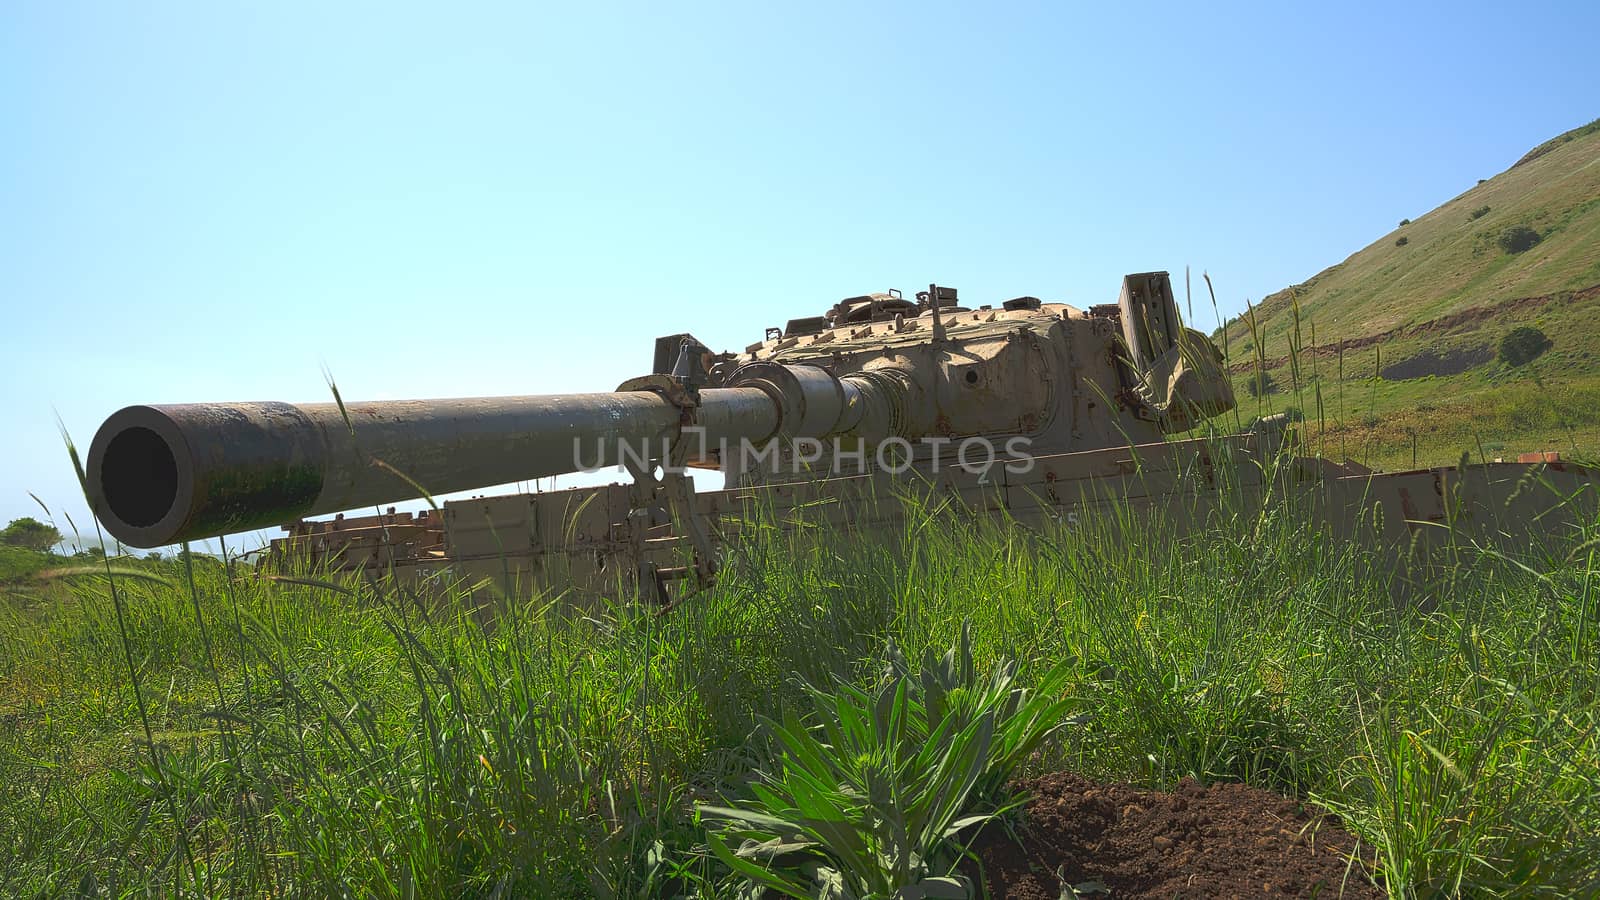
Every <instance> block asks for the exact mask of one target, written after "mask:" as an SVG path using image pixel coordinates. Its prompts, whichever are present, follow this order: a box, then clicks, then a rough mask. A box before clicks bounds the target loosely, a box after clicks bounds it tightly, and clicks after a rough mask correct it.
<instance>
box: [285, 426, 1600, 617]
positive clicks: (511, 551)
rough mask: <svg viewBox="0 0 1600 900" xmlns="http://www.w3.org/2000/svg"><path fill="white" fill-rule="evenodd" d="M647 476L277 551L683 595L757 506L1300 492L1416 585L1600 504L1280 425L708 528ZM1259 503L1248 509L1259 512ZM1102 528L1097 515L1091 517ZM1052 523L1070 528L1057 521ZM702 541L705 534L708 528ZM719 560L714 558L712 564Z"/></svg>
mask: <svg viewBox="0 0 1600 900" xmlns="http://www.w3.org/2000/svg"><path fill="white" fill-rule="evenodd" d="M636 490H637V489H636V488H635V487H634V486H632V485H626V484H612V485H606V486H601V487H593V488H576V489H569V490H559V491H549V492H541V493H527V494H511V495H503V496H495V497H483V498H475V499H470V500H459V501H451V502H447V503H446V504H444V506H443V508H442V509H441V510H439V511H437V512H433V513H430V514H427V515H425V516H422V517H412V518H405V517H396V516H393V515H390V516H379V517H369V518H367V519H352V520H345V519H339V520H334V521H329V522H309V523H307V522H302V523H297V524H296V525H292V526H286V530H287V531H289V532H290V533H289V535H287V536H286V537H284V538H281V539H278V540H275V541H273V543H272V545H271V548H270V553H269V559H270V560H271V561H272V564H273V565H274V566H279V567H283V566H293V567H295V568H300V569H304V568H311V569H317V568H320V569H322V570H326V571H334V572H343V573H349V574H361V575H363V576H366V577H371V578H394V579H396V580H398V581H399V582H400V583H403V584H408V585H455V586H457V587H458V588H462V587H464V588H466V589H468V590H470V591H472V592H473V593H475V594H476V595H479V596H482V597H484V598H485V599H493V598H497V597H498V598H514V597H526V596H530V595H533V594H536V593H553V594H563V595H567V596H569V597H570V598H572V599H573V601H574V602H578V603H582V602H583V599H582V598H599V597H636V596H642V597H644V598H646V599H647V600H651V601H653V602H656V603H660V604H670V603H672V602H675V601H676V600H677V599H679V598H681V597H682V596H684V595H686V594H688V593H692V592H693V591H694V590H695V589H696V588H697V587H698V586H700V585H702V584H704V583H705V582H706V581H707V580H708V579H707V577H706V572H707V571H708V567H706V566H705V565H703V562H704V560H703V559H701V558H700V557H703V556H705V555H706V553H707V549H706V547H705V544H706V543H709V545H710V552H711V553H714V554H719V555H720V554H721V553H723V552H725V551H726V550H727V549H728V548H730V547H736V546H737V545H738V543H739V534H740V531H741V529H742V528H744V527H747V526H748V525H750V524H752V523H757V522H760V523H764V525H768V526H770V525H772V524H777V525H778V526H779V527H783V526H784V525H785V523H788V524H789V526H790V527H802V525H803V526H804V527H817V526H822V527H830V528H838V529H846V528H848V529H851V530H853V531H855V532H858V533H862V534H867V535H871V534H893V533H895V531H896V530H897V529H898V527H899V526H900V525H901V524H902V523H904V521H905V520H906V518H907V516H908V515H915V514H916V513H915V512H914V511H915V510H918V509H926V508H928V506H929V503H930V502H940V501H955V502H957V503H959V505H960V508H961V509H962V510H963V512H964V513H965V514H973V515H981V516H988V517H991V518H995V519H1009V520H1013V521H1015V522H1017V523H1019V524H1021V525H1023V526H1026V527H1031V528H1037V529H1041V530H1049V529H1051V528H1052V527H1061V526H1064V527H1065V528H1067V529H1069V530H1070V529H1073V528H1075V527H1080V526H1081V527H1084V528H1086V529H1091V533H1093V534H1095V535H1097V536H1103V535H1106V534H1108V533H1109V532H1107V531H1105V530H1104V529H1106V528H1111V529H1115V530H1116V531H1117V532H1118V533H1119V534H1118V537H1119V539H1121V540H1125V541H1128V540H1131V541H1138V540H1141V536H1140V535H1138V534H1126V533H1120V532H1125V531H1127V530H1129V529H1151V528H1159V529H1161V531H1162V532H1163V533H1165V534H1169V535H1170V534H1173V533H1178V534H1181V533H1183V532H1186V531H1193V530H1196V529H1202V528H1215V527H1229V523H1230V522H1231V523H1234V524H1237V523H1238V522H1239V521H1241V519H1240V518H1239V516H1240V515H1241V514H1244V515H1250V516H1256V515H1260V514H1261V513H1262V512H1263V511H1265V510H1270V509H1288V508H1292V509H1295V510H1298V512H1299V513H1300V514H1302V515H1303V516H1304V519H1303V521H1306V522H1309V523H1312V525H1313V527H1317V528H1319V529H1320V530H1321V531H1322V532H1323V533H1324V534H1325V536H1326V538H1327V539H1328V540H1329V541H1340V542H1344V541H1353V542H1356V543H1359V544H1361V545H1362V546H1366V547H1369V548H1371V549H1373V550H1375V551H1378V552H1381V553H1384V554H1388V555H1389V556H1391V557H1392V558H1393V560H1394V562H1395V572H1396V574H1397V584H1399V585H1400V586H1401V587H1400V590H1401V591H1402V592H1404V591H1406V590H1408V588H1407V587H1406V586H1408V585H1409V586H1411V587H1414V586H1415V585H1416V584H1418V583H1420V582H1422V581H1425V580H1426V579H1427V578H1428V577H1429V576H1430V574H1431V573H1433V572H1435V571H1437V570H1439V569H1440V567H1441V566H1442V565H1443V564H1444V563H1445V562H1446V561H1447V560H1446V559H1445V557H1444V554H1445V553H1446V551H1447V550H1448V549H1449V548H1451V547H1460V546H1464V545H1467V546H1470V545H1476V546H1478V547H1484V548H1500V549H1503V550H1506V551H1509V552H1514V553H1517V554H1525V553H1527V552H1528V551H1529V550H1530V549H1534V550H1539V551H1542V552H1547V553H1557V552H1563V549H1564V548H1565V547H1567V546H1568V545H1570V544H1572V543H1573V542H1574V541H1575V540H1576V539H1577V536H1578V535H1579V534H1580V533H1581V530H1582V528H1583V526H1584V525H1585V524H1586V523H1592V522H1594V521H1595V515H1596V509H1597V503H1600V472H1597V471H1596V470H1594V469H1591V468H1588V467H1585V466H1581V465H1575V464H1572V463H1564V462H1561V461H1559V460H1554V459H1552V460H1549V461H1542V462H1537V463H1504V462H1495V463H1485V464H1476V465H1466V466H1445V467H1434V468H1424V469H1416V470H1412V471H1405V472H1385V473H1378V472H1372V471H1370V470H1367V469H1365V468H1363V467H1361V466H1359V465H1355V464H1350V463H1344V464H1340V463H1334V462H1332V461H1329V460H1326V459H1322V458H1319V457H1313V456H1297V455H1294V454H1292V453H1288V452H1285V451H1284V448H1283V445H1282V437H1281V435H1277V434H1271V433H1266V434H1263V433H1247V434H1242V435H1237V436H1233V437H1228V438H1207V439H1198V440H1187V441H1170V442H1160V443H1150V444H1141V445H1132V446H1126V447H1119V448H1111V449H1101V450H1091V451H1083V452H1076V453H1060V454H1052V455H1043V456H1038V457H1034V458H1032V460H1031V465H1029V466H1028V467H1027V468H1026V469H1024V468H1023V467H1022V466H1021V465H1010V466H1007V465H1000V464H996V465H993V466H991V467H990V468H989V469H988V470H987V471H983V472H979V471H969V470H968V469H965V468H962V467H961V466H960V465H958V464H956V463H955V462H954V461H951V463H950V464H949V465H944V466H940V467H939V469H938V470H937V471H935V472H929V471H919V472H917V473H915V474H909V473H908V474H906V475H902V476H899V477H889V476H884V475H858V476H849V477H835V478H821V479H815V480H801V481H793V482H788V483H776V484H766V485H758V486H749V487H743V488H737V489H730V490H719V491H706V492H700V493H694V494H692V495H690V497H689V498H688V500H689V508H691V509H692V510H693V512H692V516H690V517H689V518H691V519H692V520H693V521H692V522H691V523H687V524H688V525H692V526H695V527H698V528H699V529H702V530H703V533H704V535H705V537H706V539H707V540H705V541H697V540H695V539H694V536H693V535H692V534H691V528H690V527H686V523H684V522H682V521H680V520H682V519H684V518H685V517H684V516H681V515H665V514H664V513H663V511H659V510H658V513H663V514H658V515H657V516H655V517H654V518H645V517H641V516H640V514H639V508H638V503H637V495H636V493H635V492H636ZM1245 521H1248V520H1247V519H1246V520H1245ZM1092 529H1099V530H1092ZM1050 533H1057V532H1054V531H1051V532H1050ZM697 545H698V546H697ZM712 568H714V567H712Z"/></svg>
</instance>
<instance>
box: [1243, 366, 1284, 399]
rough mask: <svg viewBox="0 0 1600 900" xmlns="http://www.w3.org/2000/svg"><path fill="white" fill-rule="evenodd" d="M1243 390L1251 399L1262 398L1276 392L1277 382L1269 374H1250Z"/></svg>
mask: <svg viewBox="0 0 1600 900" xmlns="http://www.w3.org/2000/svg"><path fill="white" fill-rule="evenodd" d="M1244 389H1245V390H1246V391H1248V392H1249V394H1250V396H1252V397H1264V396H1266V395H1267V394H1271V393H1274V392H1276V391H1277V390H1278V382H1277V381H1276V380H1274V379H1273V377H1272V373H1271V372H1252V373H1250V377H1248V378H1246V379H1245V381H1244Z"/></svg>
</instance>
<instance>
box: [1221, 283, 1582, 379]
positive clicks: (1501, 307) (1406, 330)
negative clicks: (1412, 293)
mask: <svg viewBox="0 0 1600 900" xmlns="http://www.w3.org/2000/svg"><path fill="white" fill-rule="evenodd" d="M1596 298H1600V284H1592V285H1590V286H1588V287H1586V288H1582V289H1581V290H1576V291H1557V292H1555V293H1553V294H1540V295H1539V296H1537V297H1517V298H1515V299H1512V300H1505V301H1502V302H1500V303H1491V304H1489V305H1487V306H1469V307H1467V308H1466V309H1462V310H1457V311H1456V312H1453V313H1450V314H1449V315H1446V316H1440V317H1439V318H1437V319H1429V320H1428V321H1426V322H1414V323H1412V324H1410V325H1400V326H1398V327H1395V328H1391V329H1389V330H1388V331H1380V332H1378V333H1377V334H1369V335H1365V336H1363V337H1356V338H1347V339H1345V340H1342V341H1338V342H1336V343H1332V344H1321V345H1318V346H1316V347H1306V348H1304V349H1303V350H1301V355H1302V356H1303V357H1304V356H1312V355H1315V356H1324V357H1326V356H1337V355H1339V354H1340V353H1348V352H1350V351H1352V350H1360V349H1362V348H1365V347H1371V346H1372V345H1373V344H1381V343H1383V342H1385V341H1391V340H1397V339H1404V338H1412V337H1420V336H1422V335H1427V334H1440V333H1443V332H1449V331H1455V330H1457V329H1460V328H1462V327H1463V326H1467V325H1475V324H1477V323H1479V322H1483V321H1485V320H1487V319H1491V318H1494V317H1495V316H1500V315H1505V314H1507V313H1519V312H1527V311H1530V310H1534V309H1538V308H1540V307H1543V306H1548V305H1550V304H1552V303H1561V304H1571V303H1581V302H1583V301H1585V300H1593V299H1596ZM1288 364H1289V357H1288V356H1274V357H1271V358H1269V359H1267V360H1266V361H1265V368H1267V369H1276V368H1279V367H1281V366H1286V365H1288ZM1255 370H1256V361H1255V360H1253V359H1251V360H1246V361H1244V362H1237V363H1234V364H1232V365H1230V366H1228V371H1229V372H1232V373H1233V374H1235V375H1247V374H1249V373H1251V372H1254V371H1255Z"/></svg>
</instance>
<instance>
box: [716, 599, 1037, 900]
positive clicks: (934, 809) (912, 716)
mask: <svg viewBox="0 0 1600 900" xmlns="http://www.w3.org/2000/svg"><path fill="white" fill-rule="evenodd" d="M887 656H888V665H887V666H886V670H885V672H884V675H883V677H882V678H881V679H880V680H879V682H878V684H877V685H876V686H875V687H874V688H873V689H872V690H871V691H863V690H861V689H860V688H858V687H856V686H854V685H851V684H849V683H846V682H844V681H839V682H837V683H836V684H834V685H833V686H832V687H831V688H829V689H823V688H818V687H814V686H808V688H807V690H808V692H809V693H810V696H811V700H812V704H813V710H812V714H811V716H810V717H809V720H802V719H800V718H799V717H797V716H796V715H795V714H794V713H792V712H791V713H790V714H789V715H788V716H786V717H785V720H784V721H783V722H781V723H780V722H776V721H772V720H770V719H768V720H764V721H765V724H766V726H767V727H768V728H769V729H770V731H771V733H772V735H773V737H774V739H775V741H776V743H777V745H778V748H779V750H780V756H779V759H778V760H777V763H776V765H775V766H774V768H773V771H771V772H768V773H764V774H763V775H762V777H761V778H760V779H759V781H758V782H757V783H756V784H754V785H753V786H752V787H751V793H752V795H753V797H752V798H750V799H747V800H744V801H741V802H738V803H736V804H735V805H734V806H731V807H729V806H701V807H700V808H699V814H700V820H701V821H702V822H703V823H704V824H706V825H707V826H708V834H707V839H708V842H709V843H710V846H711V850H712V852H713V853H715V854H716V856H717V857H718V858H720V859H721V860H722V861H723V862H724V863H726V864H727V865H728V866H730V867H731V868H732V869H733V870H734V871H735V872H737V873H738V874H740V875H742V876H743V877H744V878H745V879H747V886H748V892H749V893H750V894H751V895H752V896H759V895H761V894H762V893H763V892H764V891H766V890H769V889H770V890H775V891H778V892H780V893H782V894H785V895H787V896H791V897H805V898H830V900H846V898H851V900H854V898H868V897H884V898H888V897H892V898H897V900H914V898H936V897H951V898H961V897H967V896H969V895H970V894H971V885H970V884H969V883H968V881H967V879H966V878H964V877H963V876H961V875H960V874H958V873H957V872H956V863H957V861H958V860H959V858H960V852H961V846H960V842H959V840H958V838H959V835H960V833H961V832H962V831H963V830H965V829H968V828H970V827H972V826H974V825H977V824H979V823H981V822H984V821H987V820H989V819H991V818H993V817H994V816H995V815H997V814H998V813H999V812H1001V811H1003V809H1004V800H1005V798H1003V797H1002V796H1001V792H1002V789H1003V787H1004V785H1005V783H1006V781H1007V779H1008V778H1009V776H1010V775H1011V773H1012V772H1013V770H1015V769H1016V767H1017V766H1018V764H1020V763H1021V762H1022V760H1023V759H1024V758H1026V756H1027V755H1028V754H1029V753H1030V752H1032V751H1033V750H1034V748H1036V747H1037V746H1038V745H1039V743H1040V742H1041V741H1043V740H1044V739H1045V737H1046V736H1048V735H1049V734H1050V733H1051V732H1052V731H1054V730H1055V729H1057V728H1059V727H1060V726H1062V725H1063V724H1065V723H1066V721H1067V720H1066V713H1067V709H1068V706H1069V701H1068V700H1066V699H1063V698H1062V696H1061V692H1062V687H1063V684H1064V683H1065V681H1066V678H1067V671H1066V667H1065V666H1057V667H1055V668H1054V669H1052V670H1051V671H1049V672H1047V673H1046V674H1045V675H1044V677H1043V678H1042V679H1041V681H1040V682H1039V684H1038V686H1037V688H1035V689H1033V690H1029V689H1027V688H1022V687H1017V686H1015V678H1016V673H1017V664H1016V663H1015V662H1014V661H1012V660H1001V661H999V662H997V663H995V665H994V666H993V667H992V668H990V669H988V670H987V671H982V672H980V671H979V670H978V668H977V666H976V665H975V664H974V663H973V659H972V640H971V626H970V623H964V624H963V625H962V629H961V637H960V640H959V642H958V643H957V645H956V646H955V647H953V648H951V649H950V650H949V651H947V652H946V653H944V654H943V655H942V656H940V655H939V654H937V653H936V652H934V651H931V650H930V651H929V652H928V654H927V656H926V657H925V659H924V661H923V664H922V666H921V668H920V669H918V670H916V671H913V670H912V669H911V667H910V666H909V665H908V664H907V662H906V660H905V658H904V656H903V655H902V654H901V653H900V650H899V648H898V647H897V646H896V645H895V644H894V643H893V641H891V642H890V644H889V647H888V652H887Z"/></svg>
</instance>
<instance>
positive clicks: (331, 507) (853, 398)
mask: <svg viewBox="0 0 1600 900" xmlns="http://www.w3.org/2000/svg"><path fill="white" fill-rule="evenodd" d="M636 382H640V383H643V386H635V383H636ZM676 384H677V383H676V382H673V381H672V380H671V379H664V377H663V376H651V377H647V378H645V379H636V380H635V382H629V383H627V384H625V385H624V386H623V389H621V390H618V391H612V392H607V393H589V394H550V395H541V396H521V397H474V398H463V399H449V400H397V401H380V402H367V403H347V404H344V406H343V408H342V409H341V407H340V405H339V404H336V403H313V404H298V405H297V404H290V403H278V402H252V403H193V404H178V405H168V406H130V407H127V408H126V409H123V410H120V411H118V412H116V413H114V414H112V416H111V417H110V418H108V419H107V420H106V421H105V424H103V425H101V426H100V430H99V431H98V432H97V433H96V434H95V437H94V441H93V443H92V444H91V445H90V448H89V459H88V468H87V471H86V473H85V475H86V477H87V481H88V483H87V485H86V487H87V489H88V494H89V501H90V503H91V504H92V505H93V508H94V512H95V514H96V515H97V516H99V517H100V520H101V522H103V523H104V524H105V526H106V529H107V530H108V531H110V532H111V534H112V535H114V536H115V537H116V538H117V539H118V540H120V541H122V542H123V543H125V544H130V545H132V546H135V547H158V546H162V545H164V544H172V543H177V542H180V541H189V540H199V539H202V538H208V537H215V536H217V535H221V534H230V533H234V532H239V531H250V530H253V529H256V528H264V527H269V526H272V525H280V524H284V523H287V522H291V521H294V520H296V519H300V518H304V517H306V516H316V515H324V514H327V513H333V512H341V511H343V510H348V509H356V508H358V507H366V506H381V505H383V504H387V503H394V502H396V501H400V500H408V499H412V498H415V497H417V496H419V495H421V494H422V493H424V492H426V493H429V494H448V493H453V492H456V491H465V490H472V489H475V488H485V487H491V486H493V485H497V484H507V483H510V482H514V481H529V480H533V479H536V478H546V477H550V476H553V475H561V474H565V473H568V472H576V471H580V470H582V469H585V468H589V469H598V468H603V467H606V466H612V465H618V464H620V463H622V462H624V458H623V457H624V455H625V454H627V453H629V452H630V450H629V448H632V450H633V452H634V455H635V456H636V457H642V456H644V455H645V454H646V453H648V452H650V451H651V450H653V449H659V448H663V447H664V446H666V444H667V443H668V442H670V441H672V440H674V439H676V438H678V437H679V435H681V434H684V433H685V428H686V427H693V428H694V429H696V430H698V432H699V435H698V436H697V437H696V438H692V439H690V440H691V445H692V446H694V447H696V448H697V449H705V448H716V447H719V446H720V445H722V444H724V443H737V442H739V441H742V440H748V441H751V442H761V441H765V440H768V439H770V438H773V437H775V436H777V435H778V434H780V433H782V434H786V435H789V436H792V437H819V438H820V437H825V436H828V435H832V434H838V433H841V432H845V431H849V430H851V429H854V428H856V427H857V426H858V425H861V424H863V419H864V418H868V417H870V418H871V419H872V420H873V422H874V423H882V422H888V421H891V420H895V419H898V420H899V421H902V422H904V421H906V417H905V416H903V415H899V416H897V415H896V413H895V410H897V409H898V408H900V407H901V406H903V403H902V402H901V401H900V399H899V397H898V395H899V394H901V393H902V391H903V390H904V388H905V384H904V382H903V381H901V380H898V379H895V378H893V377H889V376H869V375H866V374H857V375H850V376H845V377H844V378H835V377H834V376H833V375H831V374H829V373H828V372H826V371H825V370H823V369H821V368H818V367H816V366H808V365H780V364H776V363H770V362H766V363H752V364H750V365H747V366H744V367H742V368H741V369H739V370H737V371H736V372H734V373H733V377H732V378H731V379H730V380H729V385H728V386H726V387H716V388H706V389H703V390H699V391H694V392H686V391H684V390H683V389H682V387H681V386H679V387H677V388H676V389H674V385H676ZM875 427H876V425H869V428H875ZM702 441H703V443H702ZM657 455H659V454H657Z"/></svg>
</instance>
